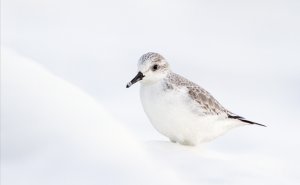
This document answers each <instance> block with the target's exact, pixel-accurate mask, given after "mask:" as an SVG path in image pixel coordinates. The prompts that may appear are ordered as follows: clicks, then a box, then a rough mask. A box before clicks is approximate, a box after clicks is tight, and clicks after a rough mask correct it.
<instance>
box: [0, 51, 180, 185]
mask: <svg viewBox="0 0 300 185" xmlns="http://www.w3.org/2000/svg"><path fill="white" fill-rule="evenodd" d="M1 62H2V66H1V70H2V71H1V114H2V115H1V184H3V185H4V184H10V185H13V184H23V185H25V184H30V185H34V184H39V185H40V184H43V185H47V184H55V185H59V184H63V185H65V184H89V185H90V184H183V183H182V181H181V180H180V179H179V177H178V174H175V172H173V171H172V170H171V169H168V168H166V167H164V166H162V165H160V164H158V163H157V162H156V161H154V160H153V159H152V158H151V157H149V156H148V155H147V153H146V152H145V150H144V149H143V147H142V145H141V144H139V143H138V142H137V139H136V138H135V137H134V136H133V134H132V133H131V132H130V131H129V130H127V129H126V126H124V125H122V123H120V122H118V121H117V120H115V119H114V118H113V117H111V116H110V115H109V114H108V113H107V112H106V111H105V110H104V108H103V107H102V106H100V105H99V104H98V103H97V102H96V101H95V100H94V99H93V98H92V97H90V96H89V95H87V94H85V93H84V92H83V91H81V90H80V89H79V88H77V87H75V86H73V85H71V84H70V83H68V82H66V81H64V80H62V79H60V78H58V77H56V76H54V75H52V74H51V73H49V72H48V71H47V70H45V69H44V68H43V67H41V66H39V65H38V64H36V63H35V62H34V61H32V60H30V59H27V58H24V57H22V56H19V55H18V54H16V53H15V52H12V51H10V50H8V49H3V50H2V56H1ZM154 174H155V175H154ZM185 184H186V183H185Z"/></svg>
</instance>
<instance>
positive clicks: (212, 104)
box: [168, 73, 229, 115]
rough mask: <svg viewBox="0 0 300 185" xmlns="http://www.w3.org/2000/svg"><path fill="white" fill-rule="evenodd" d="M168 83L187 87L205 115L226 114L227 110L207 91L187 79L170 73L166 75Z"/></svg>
mask: <svg viewBox="0 0 300 185" xmlns="http://www.w3.org/2000/svg"><path fill="white" fill-rule="evenodd" d="M168 79H169V81H170V83H172V84H174V85H176V86H184V87H186V88H187V89H188V94H189V96H190V97H191V99H192V100H194V101H196V102H197V103H198V104H199V106H200V107H201V108H202V110H203V111H204V112H203V114H205V115H219V114H226V115H227V114H228V113H229V111H227V110H226V109H225V108H224V107H223V106H222V105H221V104H220V103H219V102H218V101H217V100H216V99H215V98H214V97H213V96H212V95H211V94H210V93H209V92H207V91H206V90H204V89H203V88H201V87H200V86H199V85H197V84H195V83H193V82H191V81H189V80H188V79H186V78H184V77H182V76H180V75H178V74H175V73H171V74H170V75H169V76H168Z"/></svg>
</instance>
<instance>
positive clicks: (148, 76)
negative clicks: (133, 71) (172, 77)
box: [126, 52, 170, 88]
mask: <svg viewBox="0 0 300 185" xmlns="http://www.w3.org/2000/svg"><path fill="white" fill-rule="evenodd" d="M169 72H170V67H169V64H168V62H167V61H166V59H165V58H164V57H163V56H161V55H160V54H158V53H153V52H149V53H146V54H144V55H142V56H141V58H140V59H139V61H138V74H137V75H136V76H135V77H134V78H133V79H132V80H131V81H130V82H129V83H128V84H127V85H126V87H127V88H129V87H130V86H131V85H133V84H134V83H136V82H138V81H141V83H155V82H157V81H159V80H161V79H163V78H165V77H166V76H167V75H168V73H169Z"/></svg>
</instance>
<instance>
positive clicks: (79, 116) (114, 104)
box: [1, 0, 300, 185]
mask: <svg viewBox="0 0 300 185" xmlns="http://www.w3.org/2000/svg"><path fill="white" fill-rule="evenodd" d="M116 5H118V6H116ZM299 10H300V3H299V2H298V1H276V2H275V1H249V2H247V3H246V2H243V3H241V2H239V1H226V3H225V2H222V1H190V2H186V1H170V0H166V1H156V0H154V1H152V0H151V1H150V0H149V1H135V0H130V1H126V2H125V1H124V2H123V1H109V2H108V1H92V0H90V1H85V2H82V1H77V0H75V1H72V2H69V1H58V0H53V1H46V0H39V1H37V0H29V1H21V0H3V1H1V184H3V185H15V184H30V185H33V184H213V185H215V184H264V185H265V184H272V185H273V184H283V183H285V184H299V182H300V176H299V175H298V172H299V171H300V169H299V164H300V160H299V157H298V156H299V155H300V150H299V147H298V146H300V136H299V134H298V132H299V129H300V125H299V121H300V119H299V116H298V115H299V113H300V112H299V110H300V106H299V105H300V96H299V94H300V85H299V84H300V62H299V61H300V55H299V51H300V25H299V24H296V23H297V22H299V20H300V11H299ZM7 48H9V49H7ZM147 51H157V52H160V53H161V54H163V55H164V56H165V57H166V58H168V59H169V61H170V63H171V66H172V69H173V70H174V71H176V72H178V73H180V74H182V75H184V76H187V77H188V78H190V79H192V80H193V81H195V82H197V83H199V84H201V85H202V86H203V87H205V88H206V89H207V90H209V91H210V92H211V93H212V94H213V95H214V96H215V97H216V98H217V99H218V100H219V101H220V102H221V103H222V104H223V105H224V106H225V107H227V108H229V109H230V110H231V111H233V112H235V113H237V114H240V115H242V116H244V117H247V118H249V119H251V120H254V121H257V122H261V123H263V124H266V125H268V127H267V128H261V127H254V126H249V127H243V128H238V129H235V130H233V131H232V132H230V133H228V134H227V135H225V136H223V137H221V138H218V139H217V140H215V141H214V142H211V143H208V144H206V145H204V146H201V147H198V148H193V147H185V146H180V145H177V144H173V143H170V142H168V140H167V139H166V138H165V137H163V136H161V135H159V134H158V133H157V132H156V131H155V130H154V129H153V128H152V126H151V125H150V123H149V121H148V120H147V118H146V116H145V114H144V113H143V111H142V108H141V105H140V102H139V95H138V92H139V90H138V85H137V86H134V87H132V88H130V89H126V88H125V85H126V83H127V82H128V80H130V79H131V78H132V77H133V76H134V75H135V73H136V62H137V59H138V57H139V56H140V55H141V54H143V53H144V52H147Z"/></svg>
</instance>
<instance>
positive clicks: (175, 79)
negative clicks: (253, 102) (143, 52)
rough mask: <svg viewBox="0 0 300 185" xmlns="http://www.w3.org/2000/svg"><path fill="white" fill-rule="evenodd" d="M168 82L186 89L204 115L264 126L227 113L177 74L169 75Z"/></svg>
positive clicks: (195, 86)
mask: <svg viewBox="0 0 300 185" xmlns="http://www.w3.org/2000/svg"><path fill="white" fill-rule="evenodd" d="M168 80H169V82H170V83H171V84H174V85H176V86H179V87H180V86H181V87H182V86H184V87H186V88H187V89H188V94H189V96H190V97H191V99H192V100H194V101H196V102H197V103H198V104H199V106H200V107H201V108H202V109H201V110H202V111H204V112H203V114H204V115H221V114H223V115H224V117H225V118H229V119H236V120H239V121H242V122H245V123H249V124H255V125H260V126H264V127H265V126H266V125H263V124H260V123H256V122H253V121H249V120H247V119H245V118H244V117H242V116H239V115H236V114H234V113H232V112H230V111H228V110H227V109H225V108H224V107H223V106H222V105H221V104H220V103H219V102H218V101H217V100H216V99H215V98H214V97H213V96H212V95H211V94H210V93H209V92H207V91H206V90H204V89H203V88H201V87H200V86H199V85H197V84H195V83H193V82H191V81H189V80H188V79H186V78H184V77H182V76H180V75H178V74H175V73H170V74H169V76H168Z"/></svg>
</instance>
